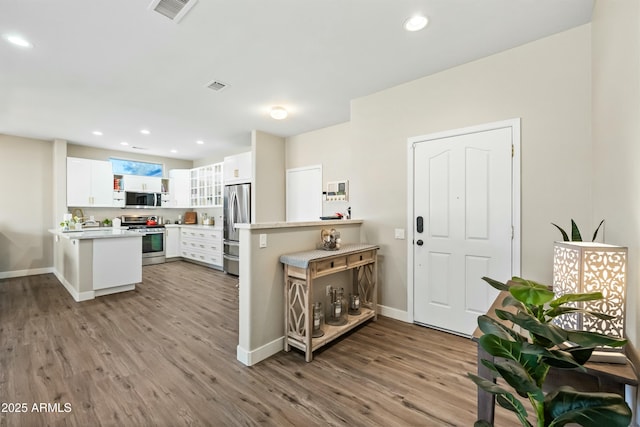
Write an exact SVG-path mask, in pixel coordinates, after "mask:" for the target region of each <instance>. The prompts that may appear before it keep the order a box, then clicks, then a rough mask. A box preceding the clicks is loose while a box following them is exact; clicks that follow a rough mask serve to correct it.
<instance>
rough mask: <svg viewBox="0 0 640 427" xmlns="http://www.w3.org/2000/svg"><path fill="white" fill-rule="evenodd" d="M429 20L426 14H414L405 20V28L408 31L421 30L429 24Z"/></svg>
mask: <svg viewBox="0 0 640 427" xmlns="http://www.w3.org/2000/svg"><path fill="white" fill-rule="evenodd" d="M428 23H429V20H428V19H427V17H426V16H422V15H414V16H412V17H411V18H409V19H407V20H406V21H404V29H405V30H407V31H420V30H421V29H423V28H424V27H426V26H427V24H428Z"/></svg>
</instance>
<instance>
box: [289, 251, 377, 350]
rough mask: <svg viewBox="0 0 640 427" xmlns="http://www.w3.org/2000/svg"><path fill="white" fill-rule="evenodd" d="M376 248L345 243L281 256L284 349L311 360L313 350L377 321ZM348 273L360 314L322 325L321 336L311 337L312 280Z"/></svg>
mask: <svg viewBox="0 0 640 427" xmlns="http://www.w3.org/2000/svg"><path fill="white" fill-rule="evenodd" d="M378 249H379V247H378V246H377V245H368V244H348V245H342V247H341V248H340V249H338V250H336V251H325V250H312V251H306V252H297V253H293V254H287V255H282V256H281V257H280V262H281V263H283V264H284V269H285V271H284V300H285V304H284V331H285V340H284V350H285V351H289V350H290V349H291V346H293V347H295V348H298V349H300V350H302V351H304V352H305V360H306V361H307V362H311V360H313V351H314V350H316V349H318V348H320V347H322V346H323V345H325V344H328V343H329V342H331V341H332V340H334V339H335V338H338V337H339V336H340V335H342V334H344V333H345V332H348V331H349V330H351V329H353V328H355V327H356V326H358V325H360V324H362V323H364V322H365V321H367V320H369V319H374V320H376V319H377V312H376V307H377V289H376V286H377V254H378ZM348 270H351V271H352V292H353V293H357V294H359V295H360V304H361V312H360V314H359V315H349V317H348V321H347V324H346V325H342V326H332V325H327V324H326V323H325V325H324V327H323V331H324V335H323V336H322V337H319V338H312V336H311V335H312V330H313V302H314V289H313V287H314V279H317V278H319V277H323V276H327V275H330V274H334V273H339V272H341V271H348Z"/></svg>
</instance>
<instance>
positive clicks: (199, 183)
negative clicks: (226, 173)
mask: <svg viewBox="0 0 640 427" xmlns="http://www.w3.org/2000/svg"><path fill="white" fill-rule="evenodd" d="M222 173H223V165H222V163H215V164H213V165H208V166H201V167H199V168H194V169H191V171H190V184H189V186H190V191H191V192H190V197H189V201H190V205H191V207H217V206H222V201H223V199H222V198H223V195H222V187H223V182H222Z"/></svg>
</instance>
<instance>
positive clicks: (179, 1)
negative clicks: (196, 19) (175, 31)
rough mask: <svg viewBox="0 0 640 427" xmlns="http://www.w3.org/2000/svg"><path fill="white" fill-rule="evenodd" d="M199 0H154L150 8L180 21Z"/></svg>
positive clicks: (174, 20) (175, 20)
mask: <svg viewBox="0 0 640 427" xmlns="http://www.w3.org/2000/svg"><path fill="white" fill-rule="evenodd" d="M197 1H198V0H153V1H152V2H151V4H150V5H149V9H151V10H154V11H156V12H158V13H159V14H161V15H163V16H166V17H167V18H169V19H171V20H172V21H173V22H178V21H180V20H181V19H182V17H184V15H185V14H186V13H187V12H188V11H189V9H191V8H192V7H193V5H195V4H196V2H197Z"/></svg>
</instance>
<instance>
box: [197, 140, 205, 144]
mask: <svg viewBox="0 0 640 427" xmlns="http://www.w3.org/2000/svg"><path fill="white" fill-rule="evenodd" d="M196 144H198V145H202V144H204V141H201V140H197V141H196Z"/></svg>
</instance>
